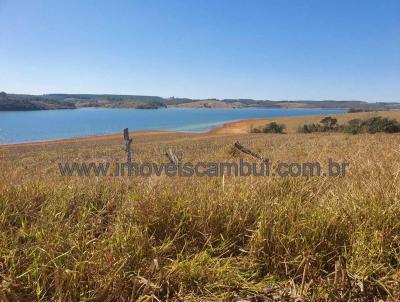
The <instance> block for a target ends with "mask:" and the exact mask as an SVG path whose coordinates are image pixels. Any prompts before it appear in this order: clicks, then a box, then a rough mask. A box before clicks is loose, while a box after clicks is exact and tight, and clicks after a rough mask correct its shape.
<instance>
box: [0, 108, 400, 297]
mask: <svg viewBox="0 0 400 302" xmlns="http://www.w3.org/2000/svg"><path fill="white" fill-rule="evenodd" d="M370 115H376V113H357V114H348V115H343V116H340V117H339V118H338V119H339V123H341V122H342V121H344V120H346V119H351V118H354V117H358V116H370ZM379 115H382V116H391V117H397V118H398V119H399V120H400V112H390V113H379ZM320 119H321V117H302V118H290V119H289V118H285V119H276V121H279V122H283V123H285V124H287V132H288V133H287V134H263V133H257V134H250V133H248V131H249V129H250V126H252V125H253V126H257V125H260V124H263V123H265V122H266V121H265V120H257V121H246V122H238V123H233V124H230V125H226V126H225V127H223V128H219V129H216V130H214V131H211V132H210V133H204V134H187V133H163V132H160V133H157V132H156V133H147V134H140V135H139V134H137V135H135V134H134V135H133V138H134V142H133V145H132V146H133V160H134V161H136V162H144V161H152V162H157V163H161V162H168V159H167V157H166V156H165V151H166V150H167V149H168V148H174V149H175V150H177V152H179V153H180V154H181V157H182V158H181V160H182V161H183V162H188V161H192V162H200V161H205V162H207V161H209V162H225V161H230V162H237V161H239V160H240V159H241V158H243V159H246V160H247V161H255V159H253V158H251V157H249V156H248V155H246V154H243V153H241V152H238V151H237V150H235V149H234V148H233V144H234V143H235V142H236V141H239V142H240V143H242V144H243V145H244V146H246V147H248V148H250V149H252V150H253V151H255V152H257V153H258V154H260V155H262V156H263V157H265V158H268V159H270V160H271V161H272V162H273V163H277V162H317V161H319V162H321V163H327V162H328V160H329V159H332V160H334V161H336V162H348V163H349V164H350V165H349V168H348V173H347V174H346V175H345V176H344V177H328V176H319V177H317V176H314V177H303V176H300V177H278V176H275V177H273V176H269V177H254V176H249V177H234V176H225V177H224V178H221V177H167V176H165V175H163V176H160V177H157V176H151V177H136V176H131V177H128V176H126V177H95V176H92V177H78V176H71V177H68V176H64V177H63V176H60V174H59V170H58V163H60V162H66V161H68V162H72V161H79V162H89V161H96V162H97V161H102V162H104V161H111V162H114V161H116V160H118V159H119V160H121V161H122V160H123V159H124V158H125V155H124V151H123V141H122V135H121V136H109V137H107V138H101V137H98V138H86V139H76V140H66V141H60V142H49V143H36V144H25V145H15V146H12V145H11V146H2V147H0V300H1V301H36V300H40V301H252V302H253V301H257V302H258V301H379V300H383V301H398V300H397V299H398V298H399V295H400V175H399V174H400V134H359V135H351V134H344V133H316V134H300V133H296V129H297V128H298V126H299V125H300V124H301V123H309V122H317V121H318V120H320ZM121 130H122V129H121Z"/></svg>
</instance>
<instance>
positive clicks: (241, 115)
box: [0, 108, 347, 144]
mask: <svg viewBox="0 0 400 302" xmlns="http://www.w3.org/2000/svg"><path fill="white" fill-rule="evenodd" d="M346 111H347V110H345V109H280V108H279V109H262V108H244V109H178V108H168V109H157V110H145V109H105V108H83V109H75V110H47V111H20V112H19V111H8V112H5V111H3V112H0V144H9V143H21V142H32V141H44V140H54V139H62V138H70V137H80V136H89V135H100V134H110V133H116V132H121V131H122V129H123V128H129V130H132V131H138V130H176V131H190V132H201V131H207V130H209V129H211V128H213V127H216V126H218V125H221V124H223V123H226V122H229V121H236V120H241V119H249V118H270V117H284V116H301V115H319V114H337V113H344V112H346Z"/></svg>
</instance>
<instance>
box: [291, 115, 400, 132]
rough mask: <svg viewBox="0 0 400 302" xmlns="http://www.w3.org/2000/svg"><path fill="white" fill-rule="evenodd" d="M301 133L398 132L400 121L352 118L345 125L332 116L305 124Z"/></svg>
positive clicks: (381, 118)
mask: <svg viewBox="0 0 400 302" xmlns="http://www.w3.org/2000/svg"><path fill="white" fill-rule="evenodd" d="M298 132H301V133H313V132H345V133H352V134H358V133H378V132H384V133H397V132H400V123H399V122H398V121H397V120H396V119H389V118H386V117H382V116H376V117H371V118H367V119H363V120H362V119H352V120H350V121H348V122H347V123H345V124H343V125H339V124H338V123H337V119H335V118H332V117H330V116H328V117H325V118H323V119H322V120H321V121H320V122H319V123H318V124H305V125H303V126H301V127H300V128H299V129H298Z"/></svg>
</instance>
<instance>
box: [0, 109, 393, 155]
mask: <svg viewBox="0 0 400 302" xmlns="http://www.w3.org/2000/svg"><path fill="white" fill-rule="evenodd" d="M374 115H382V116H388V117H397V118H400V111H381V112H359V113H342V114H333V115H332V116H335V117H336V118H338V120H339V121H347V120H349V119H353V118H365V117H370V116H374ZM323 116H326V114H321V115H303V116H289V117H277V118H254V119H241V120H237V121H231V122H226V123H223V124H222V125H220V126H216V127H213V128H211V129H209V130H207V131H204V132H185V131H163V130H145V131H130V133H131V136H132V137H133V139H135V138H139V137H149V136H153V137H157V136H167V135H169V134H182V135H193V136H196V135H216V136H219V135H231V134H246V133H249V129H250V128H251V127H257V126H261V125H265V124H266V123H268V122H271V121H277V122H280V123H284V124H285V125H287V130H288V133H295V132H296V130H297V128H298V126H299V125H301V124H304V123H318V121H319V120H320V119H321V117H323ZM261 135H262V134H261ZM116 140H120V141H122V140H123V135H122V129H121V132H120V133H113V134H104V135H90V136H82V137H73V138H63V139H55V140H43V141H34V142H24V143H11V144H0V148H12V147H19V146H25V147H30V146H41V145H43V144H57V145H63V144H69V143H96V142H105V141H110V142H111V141H116Z"/></svg>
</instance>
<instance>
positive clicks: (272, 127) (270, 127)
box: [250, 122, 286, 134]
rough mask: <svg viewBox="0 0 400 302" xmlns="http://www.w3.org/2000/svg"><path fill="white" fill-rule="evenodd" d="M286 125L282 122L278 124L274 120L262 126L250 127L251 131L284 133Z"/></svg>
mask: <svg viewBox="0 0 400 302" xmlns="http://www.w3.org/2000/svg"><path fill="white" fill-rule="evenodd" d="M285 129H286V126H285V125H284V124H278V123H276V122H272V123H269V124H266V125H265V127H264V128H251V129H250V132H251V133H281V134H282V133H285V132H284V131H285Z"/></svg>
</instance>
